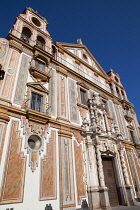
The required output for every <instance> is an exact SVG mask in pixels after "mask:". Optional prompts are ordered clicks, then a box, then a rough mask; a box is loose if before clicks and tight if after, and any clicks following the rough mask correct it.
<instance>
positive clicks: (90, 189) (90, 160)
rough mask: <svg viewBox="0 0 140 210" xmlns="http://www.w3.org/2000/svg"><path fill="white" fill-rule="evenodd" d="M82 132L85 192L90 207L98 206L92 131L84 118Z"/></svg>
mask: <svg viewBox="0 0 140 210" xmlns="http://www.w3.org/2000/svg"><path fill="white" fill-rule="evenodd" d="M83 127H84V128H85V131H83V132H82V135H83V136H84V141H85V147H86V169H87V193H88V201H89V207H90V209H91V210H92V209H99V208H100V194H99V181H98V172H97V163H96V153H95V146H94V144H93V140H92V135H93V132H92V131H90V129H89V123H88V121H86V120H84V122H83Z"/></svg>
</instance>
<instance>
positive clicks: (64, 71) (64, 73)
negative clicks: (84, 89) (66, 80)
mask: <svg viewBox="0 0 140 210" xmlns="http://www.w3.org/2000/svg"><path fill="white" fill-rule="evenodd" d="M56 71H57V72H58V73H60V74H62V75H63V76H65V77H67V76H68V72H67V70H65V69H63V68H61V67H59V66H57V67H56Z"/></svg>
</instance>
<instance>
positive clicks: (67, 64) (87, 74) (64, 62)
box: [54, 55, 111, 93]
mask: <svg viewBox="0 0 140 210" xmlns="http://www.w3.org/2000/svg"><path fill="white" fill-rule="evenodd" d="M54 59H55V60H57V61H59V62H60V63H62V64H63V65H65V66H67V67H68V68H70V69H72V70H73V71H75V72H76V73H78V74H80V75H81V76H83V77H85V78H86V79H88V80H90V81H91V82H93V83H95V84H97V85H98V86H100V87H102V88H103V89H105V90H107V91H108V92H110V93H111V90H110V87H109V86H108V85H106V84H104V83H103V82H101V81H100V80H99V79H96V78H94V77H93V76H91V75H90V74H89V73H87V72H86V70H85V71H84V70H82V69H80V68H78V67H77V66H76V65H74V64H71V63H70V62H68V61H67V60H65V59H63V58H62V57H60V56H58V55H57V56H56V55H55V57H54ZM91 72H92V70H91Z"/></svg>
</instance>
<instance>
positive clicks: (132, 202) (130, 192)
mask: <svg viewBox="0 0 140 210" xmlns="http://www.w3.org/2000/svg"><path fill="white" fill-rule="evenodd" d="M125 189H126V194H127V200H128V203H127V205H128V206H136V205H137V201H136V200H135V198H134V194H133V189H132V186H131V185H126V186H125Z"/></svg>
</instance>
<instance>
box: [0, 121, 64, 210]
mask: <svg viewBox="0 0 140 210" xmlns="http://www.w3.org/2000/svg"><path fill="white" fill-rule="evenodd" d="M12 119H14V120H17V119H16V118H12ZM18 121H19V120H18ZM19 130H20V131H21V132H20V136H21V137H23V142H22V151H23V152H24V155H25V156H26V157H27V162H26V173H25V183H24V195H23V203H15V204H4V205H0V210H6V209H7V208H14V210H19V209H20V210H41V209H43V210H44V209H45V206H46V204H51V205H52V207H53V209H54V210H59V209H60V207H59V203H60V200H59V154H58V135H56V174H57V175H56V176H57V177H56V179H57V181H56V183H57V186H56V193H57V198H56V199H55V200H45V201H39V193H40V191H39V189H40V159H41V158H42V157H43V156H44V154H45V152H44V151H46V144H44V151H43V152H42V153H41V156H39V164H38V167H37V168H36V170H35V172H32V171H31V168H30V167H29V155H28V154H27V150H25V149H24V146H25V135H23V128H21V123H20V125H19ZM52 130H55V131H57V130H56V129H54V128H52ZM9 131H10V124H9V127H8V130H7V135H6V142H5V147H4V152H3V159H2V163H3V164H2V167H1V168H0V170H1V171H0V172H2V171H3V168H4V162H5V161H4V159H5V157H6V153H7V145H8V142H7V141H8V140H9V139H8V136H9V134H10V132H9ZM48 139H49V134H47V139H46V142H47V141H48ZM1 174H2V173H0V182H1V179H2V175H1Z"/></svg>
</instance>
